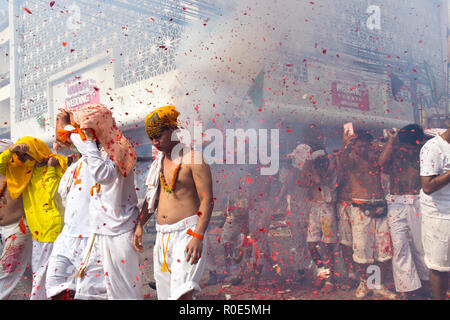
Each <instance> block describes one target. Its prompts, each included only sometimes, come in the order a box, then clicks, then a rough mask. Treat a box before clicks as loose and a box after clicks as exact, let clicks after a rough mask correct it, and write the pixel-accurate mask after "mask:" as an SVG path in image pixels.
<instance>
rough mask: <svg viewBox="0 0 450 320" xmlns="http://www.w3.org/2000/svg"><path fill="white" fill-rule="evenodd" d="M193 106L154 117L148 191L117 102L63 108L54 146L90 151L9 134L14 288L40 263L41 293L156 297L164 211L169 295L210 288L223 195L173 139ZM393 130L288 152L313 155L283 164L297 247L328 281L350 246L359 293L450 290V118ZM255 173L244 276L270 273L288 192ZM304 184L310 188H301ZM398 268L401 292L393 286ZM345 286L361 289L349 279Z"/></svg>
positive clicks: (3, 163)
mask: <svg viewBox="0 0 450 320" xmlns="http://www.w3.org/2000/svg"><path fill="white" fill-rule="evenodd" d="M179 115H180V113H179V112H178V111H177V110H176V109H175V107H174V106H173V105H169V106H164V107H161V108H158V109H156V110H154V111H153V112H151V113H150V114H149V115H148V116H147V117H146V118H145V131H146V133H147V136H148V138H149V139H150V141H151V143H152V145H153V146H154V147H155V148H156V149H157V150H158V153H157V155H156V156H155V157H154V159H153V161H152V162H151V164H150V167H149V170H148V175H147V178H146V181H145V198H144V201H143V203H138V196H137V189H138V188H136V184H135V166H136V162H137V153H136V151H135V148H134V146H133V144H132V143H131V142H130V141H129V140H128V139H127V138H126V137H125V136H124V135H123V134H122V132H121V130H120V129H119V128H118V126H117V124H116V122H115V120H114V118H113V116H112V113H111V111H110V110H109V109H108V108H107V107H105V106H104V105H101V104H88V105H85V106H82V107H80V108H79V109H76V110H73V111H67V110H64V109H60V112H59V113H58V115H57V117H56V132H55V142H54V144H53V149H54V150H55V152H59V149H60V148H66V149H72V150H74V151H75V152H76V157H66V156H63V155H61V154H58V153H54V152H52V150H51V149H50V148H49V147H48V146H47V144H46V143H45V142H43V141H42V140H39V139H37V138H34V137H30V136H24V137H22V138H20V139H19V140H17V141H16V142H15V143H13V142H12V141H10V140H6V139H3V140H0V152H1V154H0V184H2V185H1V189H0V234H1V239H2V243H3V252H2V255H1V260H0V262H1V263H0V299H8V297H9V296H10V295H11V294H12V292H13V290H14V288H15V287H16V286H17V284H18V283H19V282H20V281H21V279H23V278H24V274H25V270H26V269H27V268H28V267H30V268H31V272H32V285H31V292H30V293H29V294H27V295H26V296H27V297H29V298H30V299H32V300H44V299H59V300H71V299H79V300H93V299H101V300H106V299H143V298H144V296H143V285H144V278H145V277H144V276H145V275H144V268H143V266H142V264H140V261H141V254H142V253H143V252H144V249H145V248H144V245H143V236H144V233H145V232H146V230H147V228H145V226H146V224H148V221H149V219H150V217H151V216H152V215H154V214H155V220H156V223H155V229H156V240H155V244H154V246H153V277H154V280H155V289H156V292H157V298H158V299H160V300H178V299H180V300H190V299H193V298H194V294H195V293H196V292H197V293H198V292H199V291H201V287H200V284H201V279H202V275H203V273H204V271H205V269H206V268H207V256H208V244H207V239H208V233H207V231H208V226H209V223H210V220H211V215H212V212H213V208H214V202H215V198H214V197H213V183H212V174H211V169H210V166H209V165H208V164H207V163H206V162H205V160H204V159H203V155H202V154H201V153H199V152H198V151H195V150H192V149H190V148H179V147H178V146H179V143H180V142H179V141H178V140H176V139H173V133H174V131H176V130H178V129H179V128H180V125H179V120H178V117H179ZM385 132H386V136H385V139H383V140H380V139H375V138H374V137H373V136H372V135H371V134H370V133H369V132H368V131H367V130H356V131H355V132H349V131H344V134H343V140H342V145H341V147H340V149H339V150H333V152H332V154H328V152H327V151H326V148H325V147H324V146H323V145H320V144H312V145H311V146H308V145H299V146H298V147H297V148H296V149H295V150H294V151H293V152H292V153H291V154H289V155H287V156H285V157H286V158H292V163H293V164H294V163H297V164H299V158H301V161H300V164H299V165H296V166H294V165H291V166H289V168H288V169H287V170H286V168H283V169H284V170H280V173H279V175H280V177H279V179H280V180H283V181H284V183H282V184H281V185H282V187H281V190H279V194H277V195H276V198H277V199H278V200H280V199H286V198H287V199H288V200H289V210H288V212H287V215H286V220H289V225H290V228H291V229H292V230H291V231H292V234H293V235H296V236H297V237H298V238H302V237H304V238H305V240H306V241H301V240H299V241H298V243H297V244H296V246H297V247H298V248H297V249H298V250H297V251H298V252H301V251H302V250H304V251H305V252H307V255H308V257H309V259H310V260H311V261H312V262H313V263H312V265H313V270H314V275H313V289H314V290H316V289H320V290H323V291H324V292H331V291H333V290H335V289H336V288H337V287H338V281H337V272H336V266H335V260H336V259H335V256H336V255H335V252H336V249H337V248H338V249H339V252H341V254H342V257H343V261H344V269H345V270H344V274H345V275H346V277H347V279H348V280H349V283H350V280H353V281H356V283H357V286H355V287H356V289H355V292H354V295H355V296H356V297H357V298H360V299H362V298H365V297H367V296H369V295H374V296H378V297H380V298H382V299H399V298H400V296H402V297H404V298H414V297H416V296H417V295H418V294H420V295H422V296H429V297H432V298H435V299H441V300H444V299H446V297H447V288H448V273H449V272H450V245H449V240H450V184H449V182H450V173H449V172H450V129H449V128H447V129H441V130H437V131H433V132H432V134H433V135H434V136H432V135H427V134H425V132H424V130H423V128H422V127H421V126H419V125H416V124H411V125H408V126H405V127H404V128H401V129H399V130H394V129H389V130H386V131H385ZM305 154H306V156H305V157H304V155H305ZM302 157H303V158H302ZM247 181H252V183H253V186H252V188H248V190H244V189H245V188H241V187H239V188H236V190H234V192H233V196H232V197H230V198H229V199H228V200H227V205H226V206H225V209H224V214H225V216H226V219H225V223H224V226H223V231H222V243H223V244H224V252H225V256H224V258H225V267H226V268H227V270H228V271H229V270H230V268H229V265H230V263H231V262H230V261H232V259H231V257H233V261H235V262H236V263H241V269H240V271H239V274H238V275H237V277H236V278H234V279H233V280H232V283H233V284H239V283H240V282H242V281H243V279H249V280H251V281H253V282H255V283H257V281H258V279H259V276H260V274H261V273H262V271H263V266H264V263H265V262H267V261H269V260H271V259H272V258H273V254H272V253H271V249H270V247H271V243H270V236H269V235H270V232H269V229H270V223H271V220H273V217H272V216H271V214H272V212H271V210H269V209H268V208H272V207H273V205H274V203H269V202H271V200H270V199H273V197H274V195H273V194H270V193H271V189H270V187H268V184H267V177H264V176H261V175H258V174H254V175H253V176H252V177H251V179H250V178H249V179H248V180H247ZM247 191H248V192H247ZM302 192H303V193H304V194H306V199H305V197H301V196H298V197H297V196H296V194H299V195H300V194H302ZM278 203H279V202H277V201H275V205H278ZM304 217H306V220H305V219H304ZM302 219H303V220H305V221H306V228H305V230H303V228H302V226H301V221H302ZM294 238H295V237H294ZM236 239H240V240H239V241H238V244H237V245H232V244H231V243H233V242H236V241H235V240H236ZM210 254H211V253H210ZM242 260H244V261H242ZM299 269H300V268H299ZM374 270H375V271H374ZM246 272H247V274H248V277H247V274H246ZM374 272H375V273H377V272H378V273H377V276H378V277H375V281H374V280H373V279H374V278H373V277H372V275H373V274H374ZM389 273H391V275H392V276H393V280H394V285H395V291H396V292H393V291H392V290H390V289H389V288H388V287H387V286H386V279H387V278H388V277H387V276H388V275H389ZM210 275H213V276H214V273H213V272H211V270H210ZM211 277H212V276H210V278H211ZM210 280H211V279H210ZM339 286H340V288H341V289H350V286H348V288H346V285H345V283H344V284H343V283H342V281H341V282H339Z"/></svg>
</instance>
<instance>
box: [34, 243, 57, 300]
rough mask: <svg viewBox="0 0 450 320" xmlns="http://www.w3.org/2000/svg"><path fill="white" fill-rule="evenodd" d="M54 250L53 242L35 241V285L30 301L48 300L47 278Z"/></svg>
mask: <svg viewBox="0 0 450 320" xmlns="http://www.w3.org/2000/svg"><path fill="white" fill-rule="evenodd" d="M52 250H53V242H39V241H36V240H34V239H33V249H32V254H31V271H32V272H33V284H32V286H31V296H30V300H47V299H48V297H47V289H46V278H47V267H48V260H49V259H50V255H51V253H52Z"/></svg>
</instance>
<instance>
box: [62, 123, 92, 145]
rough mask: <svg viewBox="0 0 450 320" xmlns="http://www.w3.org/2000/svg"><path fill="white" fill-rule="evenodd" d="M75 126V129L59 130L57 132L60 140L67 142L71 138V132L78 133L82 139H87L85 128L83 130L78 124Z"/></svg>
mask: <svg viewBox="0 0 450 320" xmlns="http://www.w3.org/2000/svg"><path fill="white" fill-rule="evenodd" d="M74 127H75V129H73V130H58V131H57V133H58V138H59V140H61V141H62V142H64V143H65V142H66V141H67V139H69V137H70V134H71V133H78V134H79V135H80V138H81V140H83V141H84V140H86V135H85V134H84V132H83V130H81V129H80V127H79V126H77V125H75V126H74Z"/></svg>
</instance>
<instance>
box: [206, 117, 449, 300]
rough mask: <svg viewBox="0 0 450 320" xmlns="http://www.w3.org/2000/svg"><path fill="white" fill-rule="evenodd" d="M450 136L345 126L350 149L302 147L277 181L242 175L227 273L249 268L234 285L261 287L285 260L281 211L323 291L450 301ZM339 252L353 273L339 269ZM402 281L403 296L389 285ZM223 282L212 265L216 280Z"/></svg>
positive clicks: (301, 259) (301, 261)
mask: <svg viewBox="0 0 450 320" xmlns="http://www.w3.org/2000/svg"><path fill="white" fill-rule="evenodd" d="M449 133H450V130H445V129H438V130H434V129H433V130H427V131H426V133H425V132H424V130H423V128H422V127H421V126H419V125H417V124H410V125H408V126H405V127H404V128H401V129H400V130H398V129H390V130H384V138H383V139H379V138H375V137H374V136H373V135H372V134H371V133H370V132H369V131H368V130H357V131H355V132H351V131H346V130H344V132H343V140H342V144H341V148H340V149H334V150H333V152H331V154H329V153H328V152H327V150H326V148H325V147H324V146H323V145H321V144H311V146H309V145H307V144H300V145H298V146H297V147H296V148H295V150H293V152H292V153H290V154H288V155H285V156H284V157H283V159H282V161H281V163H282V168H280V170H279V174H278V176H277V177H276V178H272V177H263V176H258V175H257V173H255V172H250V173H249V175H248V176H242V177H241V179H240V180H241V181H240V183H239V185H238V186H237V188H234V190H233V191H232V192H231V193H230V194H229V195H228V199H227V205H226V206H225V207H226V208H225V210H224V213H225V215H226V217H227V218H226V221H225V223H224V227H223V231H222V234H221V237H220V240H221V242H222V243H223V247H224V256H225V257H224V261H225V273H226V274H229V273H230V270H231V265H232V264H233V262H235V263H236V262H237V263H239V264H240V270H239V271H238V275H237V276H236V277H234V278H232V279H231V284H239V283H241V282H242V281H243V279H249V280H250V282H253V285H254V284H257V282H258V278H259V277H260V274H261V272H262V269H263V267H264V266H265V265H266V266H268V267H269V268H270V269H271V268H272V266H277V264H276V263H277V262H276V261H275V260H276V259H273V257H274V254H273V252H271V248H270V233H269V232H268V231H269V229H270V226H271V223H272V221H273V216H274V214H275V213H276V212H277V211H280V208H281V210H282V211H283V212H284V220H285V222H286V224H287V225H289V227H290V230H291V235H290V237H291V238H292V239H293V242H294V248H293V249H294V250H293V251H289V253H288V254H287V255H288V256H290V258H291V261H290V262H291V264H292V265H294V268H296V269H297V275H296V276H297V278H298V277H299V276H300V279H299V281H302V280H304V273H305V272H309V273H311V272H312V273H313V286H314V289H320V290H322V291H323V292H331V291H333V290H335V289H336V288H337V287H339V288H340V289H345V290H350V289H353V288H354V289H355V292H354V295H355V297H356V298H360V299H362V298H365V297H367V296H369V295H373V296H376V297H380V298H382V299H404V298H406V299H417V298H420V297H422V298H426V297H434V298H436V299H445V298H446V296H447V286H448V272H449V271H450V264H449V263H450V262H449V259H448V257H449V253H450V252H449V250H450V247H449V245H448V242H449V231H450V227H449V225H448V220H449V218H450V216H449V213H450V212H449V211H448V209H447V207H446V206H447V204H446V203H447V201H448V200H447V199H448V196H450V193H449V192H450V187H449V185H448V182H449V180H448V178H447V177H448V173H447V171H448V167H447V166H448V157H449V155H450V154H449V152H448V149H446V148H448V143H449V142H450V139H449V138H450V135H449ZM289 162H290V164H289ZM252 179H254V180H252ZM250 180H251V181H252V183H251V184H252V186H249V185H248V184H247V183H246V181H250ZM274 180H278V181H277V183H276V184H277V186H278V188H273V187H272V186H271V185H273V184H274ZM444 194H445V195H446V196H444ZM283 202H287V207H284V206H283V204H282V203H283ZM277 208H278V209H277ZM272 239H273V238H272ZM336 254H340V255H341V256H342V261H343V267H344V274H345V276H344V278H346V279H342V278H343V276H342V272H337V271H336V269H337V268H336V266H335V260H336ZM311 260H312V262H313V266H312V268H311V265H310V261H311ZM243 261H244V262H243ZM291 278H294V279H295V277H291ZM338 278H339V279H338ZM392 278H393V280H394V286H395V292H393V290H390V289H389V288H388V286H387V285H386V284H387V281H388V280H390V279H392ZM220 280H221V279H220V275H219V274H218V272H217V271H216V270H212V271H211V272H210V283H217V282H218V281H220ZM342 280H344V281H342ZM355 282H356V285H355Z"/></svg>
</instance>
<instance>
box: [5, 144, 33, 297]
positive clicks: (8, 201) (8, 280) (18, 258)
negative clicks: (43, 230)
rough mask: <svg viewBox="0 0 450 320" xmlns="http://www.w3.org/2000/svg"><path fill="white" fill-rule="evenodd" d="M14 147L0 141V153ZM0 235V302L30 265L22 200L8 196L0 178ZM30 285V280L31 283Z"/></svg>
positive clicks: (29, 249)
mask: <svg viewBox="0 0 450 320" xmlns="http://www.w3.org/2000/svg"><path fill="white" fill-rule="evenodd" d="M12 145H13V143H12V141H10V140H6V139H1V140H0V152H3V151H5V150H7V149H8V148H9V147H11V146H12ZM0 185H1V189H0V235H1V237H2V240H3V252H2V254H1V258H0V300H2V299H8V296H9V295H10V294H11V292H12V291H13V290H14V288H15V287H16V285H17V284H18V283H19V281H20V280H21V279H22V276H23V274H24V273H25V270H26V268H27V267H28V265H29V263H30V262H31V247H32V241H31V235H30V230H29V229H28V227H27V225H26V222H25V213H24V211H23V202H22V198H21V197H19V198H17V199H15V200H13V199H12V198H11V195H10V194H9V190H8V186H7V183H6V177H5V176H0ZM30 282H31V279H30Z"/></svg>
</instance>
